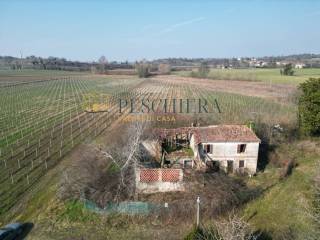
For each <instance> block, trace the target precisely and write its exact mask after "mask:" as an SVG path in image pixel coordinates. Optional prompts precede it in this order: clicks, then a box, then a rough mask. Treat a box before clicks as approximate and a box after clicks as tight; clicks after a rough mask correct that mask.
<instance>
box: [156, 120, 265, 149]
mask: <svg viewBox="0 0 320 240" xmlns="http://www.w3.org/2000/svg"><path fill="white" fill-rule="evenodd" d="M156 133H157V135H158V136H159V137H160V138H161V139H164V138H167V137H168V136H175V135H176V134H188V135H192V134H193V135H194V138H195V142H196V144H198V143H206V142H261V141H260V139H259V138H258V137H257V136H256V134H255V133H254V132H253V131H252V130H251V129H250V128H249V127H247V126H245V125H211V126H207V127H183V128H173V129H156Z"/></svg>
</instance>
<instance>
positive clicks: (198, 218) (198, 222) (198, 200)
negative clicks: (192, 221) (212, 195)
mask: <svg viewBox="0 0 320 240" xmlns="http://www.w3.org/2000/svg"><path fill="white" fill-rule="evenodd" d="M199 224H200V197H197V228H199Z"/></svg>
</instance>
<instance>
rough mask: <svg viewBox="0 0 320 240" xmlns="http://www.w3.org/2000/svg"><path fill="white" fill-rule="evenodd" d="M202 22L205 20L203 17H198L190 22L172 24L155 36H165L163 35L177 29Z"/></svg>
mask: <svg viewBox="0 0 320 240" xmlns="http://www.w3.org/2000/svg"><path fill="white" fill-rule="evenodd" d="M203 20H205V18H204V17H198V18H194V19H190V20H187V21H184V22H179V23H176V24H172V25H170V26H168V27H166V28H164V29H162V30H160V31H159V32H158V34H157V35H162V34H165V33H169V32H173V31H175V30H176V29H178V28H181V27H184V26H187V25H191V24H193V23H196V22H200V21H203Z"/></svg>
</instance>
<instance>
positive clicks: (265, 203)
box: [243, 142, 319, 239]
mask: <svg viewBox="0 0 320 240" xmlns="http://www.w3.org/2000/svg"><path fill="white" fill-rule="evenodd" d="M307 144H311V145H312V143H311V142H308V143H307ZM318 144H319V142H318ZM298 145H299V144H298V142H295V143H292V144H291V145H287V144H282V145H281V146H280V149H279V150H278V151H280V152H282V153H283V154H285V155H286V156H287V158H288V159H289V158H295V159H296V162H297V164H298V165H297V167H296V168H295V169H294V170H293V172H292V174H291V175H290V176H288V177H287V178H285V179H283V180H279V176H280V169H279V168H276V167H273V166H268V167H267V169H266V170H265V171H264V172H263V173H259V174H258V175H257V177H255V178H253V179H250V180H249V181H248V185H249V186H255V187H256V186H260V187H262V188H263V189H265V191H264V193H263V194H262V195H261V196H260V197H259V198H258V199H256V200H253V201H251V202H249V203H248V204H247V205H246V206H245V207H244V209H243V213H244V215H245V218H246V219H249V223H250V224H251V225H252V226H253V227H254V228H255V229H257V230H260V231H264V232H268V233H269V235H271V236H272V239H306V236H309V237H312V236H313V237H314V235H316V234H319V232H317V230H318V229H317V226H316V224H315V222H314V221H313V219H312V218H311V216H310V215H309V214H308V211H310V209H311V206H312V202H313V199H314V195H313V194H314V192H313V187H312V186H313V179H314V177H315V169H316V162H317V159H318V158H319V155H318V154H317V153H315V152H314V150H315V149H308V150H307V151H306V149H305V151H303V150H302V149H303V148H302V149H301V148H300V147H299V146H298ZM290 237H292V238H290ZM310 239H316V238H310Z"/></svg>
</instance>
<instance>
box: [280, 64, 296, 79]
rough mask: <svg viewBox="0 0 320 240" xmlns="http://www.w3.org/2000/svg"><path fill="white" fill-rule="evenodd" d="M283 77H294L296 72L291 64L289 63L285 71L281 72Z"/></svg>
mask: <svg viewBox="0 0 320 240" xmlns="http://www.w3.org/2000/svg"><path fill="white" fill-rule="evenodd" d="M280 74H281V75H286V76H293V74H294V71H293V66H292V64H291V63H288V64H286V65H285V66H284V68H283V69H281V70H280Z"/></svg>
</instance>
